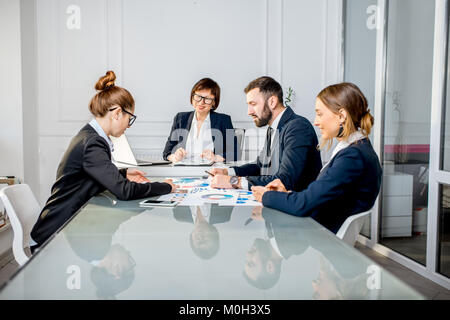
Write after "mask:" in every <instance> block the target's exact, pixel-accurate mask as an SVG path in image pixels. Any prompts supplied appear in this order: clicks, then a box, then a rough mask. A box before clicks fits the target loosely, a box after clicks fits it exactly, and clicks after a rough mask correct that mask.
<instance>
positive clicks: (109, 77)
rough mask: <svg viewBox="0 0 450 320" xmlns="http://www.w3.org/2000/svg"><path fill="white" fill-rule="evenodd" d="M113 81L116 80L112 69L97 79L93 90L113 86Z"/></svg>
mask: <svg viewBox="0 0 450 320" xmlns="http://www.w3.org/2000/svg"><path fill="white" fill-rule="evenodd" d="M114 81H116V74H115V73H114V71H107V72H106V75H104V76H103V77H101V78H100V79H98V81H97V83H96V84H95V90H106V89H109V88H111V87H113V86H114Z"/></svg>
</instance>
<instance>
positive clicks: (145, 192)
mask: <svg viewBox="0 0 450 320" xmlns="http://www.w3.org/2000/svg"><path fill="white" fill-rule="evenodd" d="M115 80H116V75H115V74H114V72H113V71H108V72H107V73H106V75H105V76H103V77H101V78H100V79H99V80H98V82H97V83H96V85H95V89H96V90H98V93H97V94H96V95H95V96H94V97H93V98H92V100H91V102H90V104H89V110H90V111H91V113H92V114H93V116H94V118H93V119H92V120H91V122H89V124H86V125H85V126H84V127H83V128H82V129H81V130H80V131H79V132H78V134H77V135H76V136H75V137H74V138H72V141H71V142H70V144H69V147H68V148H67V150H66V152H65V153H64V155H63V158H62V160H61V163H60V164H59V167H58V171H57V177H56V182H55V183H54V185H53V187H52V193H51V196H50V198H49V199H48V201H47V203H46V204H45V206H44V208H43V209H42V212H41V214H40V216H39V218H38V220H37V222H36V224H35V225H34V227H33V230H32V231H31V238H32V241H31V243H30V245H31V249H32V251H34V250H35V249H36V248H37V247H39V246H40V245H42V244H43V243H44V242H45V241H46V240H47V239H48V238H49V237H50V236H51V235H52V234H53V233H55V232H56V231H58V229H59V228H60V227H61V226H62V225H63V224H64V223H65V222H66V221H67V220H69V219H70V218H71V217H72V216H73V215H74V214H75V213H76V212H77V211H78V210H79V209H80V208H81V207H82V206H83V205H84V204H85V203H86V202H87V201H88V200H89V199H90V198H91V197H93V196H95V195H97V194H98V193H100V192H102V191H104V190H109V191H110V192H111V193H112V194H114V195H115V196H116V197H117V198H118V199H119V200H133V199H139V198H145V197H149V196H155V195H163V194H167V193H170V192H173V191H175V188H176V186H175V185H173V184H172V181H171V180H166V181H165V182H153V183H150V181H149V180H148V179H147V178H145V177H144V173H143V172H141V171H138V170H135V169H128V170H127V169H122V170H118V169H117V167H116V166H115V165H114V164H113V163H112V162H111V152H112V149H113V144H112V142H111V140H110V138H109V136H113V137H120V136H121V135H122V134H123V133H124V132H125V130H126V129H127V128H129V127H130V126H131V125H132V124H133V122H134V120H135V119H136V116H135V115H133V113H134V99H133V97H132V96H131V94H130V93H129V92H128V91H127V90H126V89H124V88H121V87H118V86H116V85H114V81H115Z"/></svg>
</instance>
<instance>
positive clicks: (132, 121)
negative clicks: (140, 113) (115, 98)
mask: <svg viewBox="0 0 450 320" xmlns="http://www.w3.org/2000/svg"><path fill="white" fill-rule="evenodd" d="M117 108H118V107H115V108H112V109H109V111H114V110H116V109H117ZM119 108H120V109H122V111H123V112H125V113H127V114H129V115H130V119H129V120H128V126H129V127H131V125H132V124H133V123H134V121H135V120H136V118H137V116H135V115H134V114H132V113H131V112H128V111H127V110H125V109H124V108H122V107H119Z"/></svg>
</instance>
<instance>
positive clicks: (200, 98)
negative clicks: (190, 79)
mask: <svg viewBox="0 0 450 320" xmlns="http://www.w3.org/2000/svg"><path fill="white" fill-rule="evenodd" d="M193 99H194V100H195V101H197V102H200V101H202V100H203V101H204V102H205V103H206V104H212V103H213V101H214V98H207V97H202V96H201V95H198V94H196V93H194V97H193Z"/></svg>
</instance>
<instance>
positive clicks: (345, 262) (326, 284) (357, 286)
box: [244, 208, 367, 299]
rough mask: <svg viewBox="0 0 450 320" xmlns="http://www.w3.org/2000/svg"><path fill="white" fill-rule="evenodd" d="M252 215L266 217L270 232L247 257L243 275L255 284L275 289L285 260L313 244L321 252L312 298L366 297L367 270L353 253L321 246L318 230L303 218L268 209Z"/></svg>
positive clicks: (257, 211)
mask: <svg viewBox="0 0 450 320" xmlns="http://www.w3.org/2000/svg"><path fill="white" fill-rule="evenodd" d="M251 218H252V219H254V220H264V222H265V225H266V232H267V238H266V239H261V238H257V239H255V241H254V242H253V245H252V247H251V248H250V249H249V250H248V251H247V253H246V256H245V264H244V277H245V279H246V280H247V281H248V282H249V283H250V284H251V285H252V286H254V287H256V288H258V289H269V288H272V287H273V286H274V285H275V284H276V283H277V282H278V280H279V278H280V274H281V266H282V262H283V261H285V260H288V259H289V258H290V257H291V256H293V255H302V254H303V253H304V252H305V251H306V250H307V249H308V248H309V247H312V248H314V249H315V250H317V251H318V252H319V255H320V259H319V263H320V270H319V276H318V278H317V279H316V280H313V282H312V287H313V290H314V292H315V294H314V296H313V298H320V297H321V298H324V297H325V298H339V297H343V298H355V299H357V298H363V297H365V295H366V294H367V290H364V288H365V285H366V281H365V280H366V278H367V274H366V270H365V269H364V268H358V267H355V266H352V258H353V256H352V255H351V254H347V253H343V252H342V251H339V250H335V249H334V248H332V247H328V246H327V245H323V246H322V245H321V243H322V242H323V239H321V236H322V235H323V233H320V232H319V230H317V229H311V228H310V227H308V226H307V225H305V224H304V223H303V221H302V220H301V219H300V218H297V217H292V216H289V215H287V214H281V213H279V212H273V211H272V210H269V209H267V208H255V209H254V210H253V212H252V216H251ZM332 265H335V268H334V269H333V268H331V266H332ZM332 281H335V282H334V283H333V282H332ZM363 286H364V288H363Z"/></svg>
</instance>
